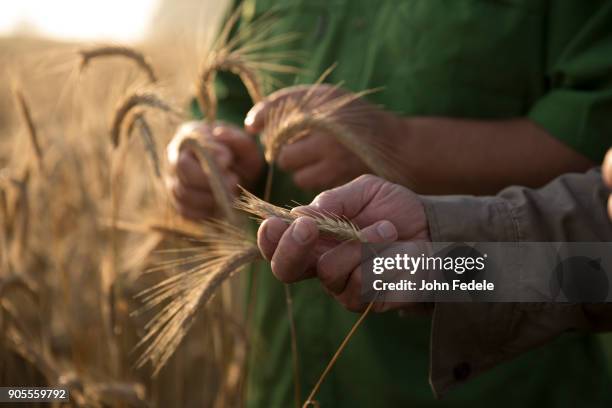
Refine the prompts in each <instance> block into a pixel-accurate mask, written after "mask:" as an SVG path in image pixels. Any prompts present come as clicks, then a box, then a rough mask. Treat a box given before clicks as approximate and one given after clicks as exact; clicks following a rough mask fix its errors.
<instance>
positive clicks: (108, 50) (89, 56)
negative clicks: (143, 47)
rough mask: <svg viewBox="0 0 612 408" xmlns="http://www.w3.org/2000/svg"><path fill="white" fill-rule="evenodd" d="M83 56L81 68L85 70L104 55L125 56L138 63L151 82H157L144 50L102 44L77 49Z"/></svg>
mask: <svg viewBox="0 0 612 408" xmlns="http://www.w3.org/2000/svg"><path fill="white" fill-rule="evenodd" d="M77 52H78V54H79V55H80V57H81V62H80V70H81V71H83V70H85V68H86V67H87V66H88V65H89V63H90V62H91V61H92V60H94V59H97V58H103V57H123V58H128V59H130V60H132V61H134V62H135V63H136V65H137V66H138V67H139V68H140V69H141V70H142V71H143V72H145V74H146V75H147V78H148V79H149V82H150V83H155V82H157V75H155V69H153V65H152V64H151V62H150V60H149V58H147V57H146V56H145V55H144V54H143V53H142V52H140V51H138V50H136V49H134V48H130V47H126V46H123V45H102V46H97V47H92V48H84V49H80V50H78V51H77Z"/></svg>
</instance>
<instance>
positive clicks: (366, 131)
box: [261, 66, 405, 182]
mask: <svg viewBox="0 0 612 408" xmlns="http://www.w3.org/2000/svg"><path fill="white" fill-rule="evenodd" d="M331 69H333V66H332V67H331V68H330V69H328V70H327V71H326V72H325V73H324V74H323V75H321V77H320V78H319V79H318V80H317V82H316V83H315V84H314V85H311V86H309V87H308V88H304V87H302V89H297V90H296V91H297V92H296V93H295V95H297V96H286V97H283V96H280V97H279V98H280V100H279V101H277V102H276V103H274V101H273V103H272V105H271V108H270V109H269V110H268V111H267V112H266V114H265V120H264V123H265V128H264V130H263V132H262V134H261V141H262V144H263V146H264V153H265V157H266V161H267V162H268V163H270V164H274V163H276V161H277V159H278V156H279V154H280V152H281V150H282V148H283V146H285V145H288V144H291V143H294V142H296V141H298V140H300V139H301V138H303V137H304V136H306V135H308V134H309V133H311V132H316V131H318V132H320V133H322V134H326V135H329V136H331V137H334V138H336V140H338V142H339V143H341V144H342V145H344V146H345V147H346V148H347V149H349V150H350V151H351V152H353V153H354V154H355V155H356V156H357V157H359V158H360V159H361V161H363V163H364V164H366V166H367V167H369V168H370V169H371V170H372V171H373V172H374V173H375V174H377V175H378V176H380V177H383V178H385V179H387V180H390V181H395V182H399V181H402V180H403V179H405V177H404V175H402V174H401V173H400V172H399V171H398V168H397V166H396V165H394V163H395V162H394V160H392V159H393V158H394V156H395V155H396V153H395V149H394V148H393V146H392V145H390V144H389V141H387V140H385V139H384V138H381V137H378V135H376V134H375V129H373V126H374V125H375V124H373V123H371V121H368V122H366V121H364V120H363V118H366V117H368V116H369V115H372V114H375V113H376V109H377V107H375V106H372V105H366V104H364V103H363V102H360V101H359V100H360V99H361V98H363V97H364V96H366V95H368V94H370V93H372V92H375V91H376V90H365V91H361V92H357V93H346V92H344V91H342V90H341V88H340V85H327V86H324V87H323V86H322V85H321V83H322V81H323V80H324V79H325V78H326V77H327V76H328V75H329V73H330V72H331Z"/></svg>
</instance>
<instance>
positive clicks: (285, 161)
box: [278, 134, 324, 172]
mask: <svg viewBox="0 0 612 408" xmlns="http://www.w3.org/2000/svg"><path fill="white" fill-rule="evenodd" d="M319 137H320V134H309V135H307V136H305V137H304V138H302V139H300V140H298V141H296V142H294V143H291V144H289V145H287V146H285V147H283V148H282V150H281V152H280V155H279V156H278V166H279V167H280V168H281V169H283V170H285V171H289V172H294V171H296V170H298V169H301V168H302V167H306V166H307V165H311V164H314V163H315V162H317V161H320V160H321V158H322V155H323V154H324V152H322V151H321V144H320V140H319Z"/></svg>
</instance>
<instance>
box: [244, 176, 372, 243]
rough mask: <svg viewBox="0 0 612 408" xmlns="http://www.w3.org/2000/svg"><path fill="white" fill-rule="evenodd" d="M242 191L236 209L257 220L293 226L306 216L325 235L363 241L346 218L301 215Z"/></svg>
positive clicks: (326, 214)
mask: <svg viewBox="0 0 612 408" xmlns="http://www.w3.org/2000/svg"><path fill="white" fill-rule="evenodd" d="M240 189H241V190H242V196H241V197H240V198H239V199H238V200H236V202H235V203H234V207H235V208H236V209H238V210H241V211H244V212H246V213H248V214H251V215H253V216H255V218H256V219H258V220H264V219H267V218H271V217H277V218H280V219H281V220H283V221H285V222H286V223H287V224H291V223H292V222H293V221H295V220H297V219H298V218H299V217H302V216H306V217H310V218H312V219H314V221H315V223H316V225H317V228H318V229H319V231H320V232H321V233H322V234H324V235H327V236H329V237H332V238H335V239H338V240H340V241H349V240H355V241H363V237H362V236H361V232H360V231H359V229H358V228H357V227H356V226H355V224H353V223H352V222H350V221H349V220H347V219H345V218H342V217H339V216H336V215H334V214H330V213H317V212H312V211H311V212H308V213H301V212H299V211H291V210H289V209H286V208H282V207H278V206H275V205H274V204H270V203H268V202H266V201H264V200H262V199H260V198H259V197H257V196H255V195H253V194H252V193H250V192H248V191H247V190H245V189H244V188H242V187H240Z"/></svg>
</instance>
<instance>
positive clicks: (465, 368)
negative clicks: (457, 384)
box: [453, 362, 472, 381]
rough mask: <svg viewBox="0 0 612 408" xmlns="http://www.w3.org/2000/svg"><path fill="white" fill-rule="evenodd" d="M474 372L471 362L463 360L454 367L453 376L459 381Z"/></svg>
mask: <svg viewBox="0 0 612 408" xmlns="http://www.w3.org/2000/svg"><path fill="white" fill-rule="evenodd" d="M471 373H472V367H471V366H470V364H469V363H466V362H463V363H459V364H457V365H456V366H455V368H453V376H454V377H455V380H457V381H464V380H466V379H467V378H468V377H469V376H470V374H471Z"/></svg>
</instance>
